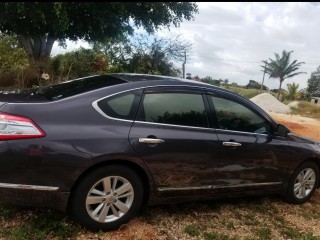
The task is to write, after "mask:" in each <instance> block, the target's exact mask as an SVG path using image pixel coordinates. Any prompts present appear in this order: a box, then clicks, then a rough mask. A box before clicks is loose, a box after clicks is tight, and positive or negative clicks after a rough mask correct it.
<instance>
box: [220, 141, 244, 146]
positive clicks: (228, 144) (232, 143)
mask: <svg viewBox="0 0 320 240" xmlns="http://www.w3.org/2000/svg"><path fill="white" fill-rule="evenodd" d="M222 145H223V146H224V147H241V143H237V142H223V143H222Z"/></svg>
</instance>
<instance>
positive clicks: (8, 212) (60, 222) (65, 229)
mask: <svg viewBox="0 0 320 240" xmlns="http://www.w3.org/2000/svg"><path fill="white" fill-rule="evenodd" d="M0 218H1V220H4V222H7V221H9V219H13V221H12V222H11V224H7V227H6V228H2V230H0V238H1V237H4V238H5V239H16V240H24V239H34V240H41V239H74V238H75V237H76V236H77V233H78V232H79V231H80V227H79V226H78V225H77V224H76V223H74V222H73V221H72V220H71V219H69V218H68V217H67V216H65V215H63V214H60V213H57V212H55V211H51V210H23V209H13V208H1V209H0ZM1 222H2V221H1ZM1 225H5V224H3V223H2V224H1Z"/></svg>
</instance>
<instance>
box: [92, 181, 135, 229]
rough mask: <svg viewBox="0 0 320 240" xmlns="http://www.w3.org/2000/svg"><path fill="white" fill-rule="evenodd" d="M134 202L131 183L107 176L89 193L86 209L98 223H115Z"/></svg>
mask: <svg viewBox="0 0 320 240" xmlns="http://www.w3.org/2000/svg"><path fill="white" fill-rule="evenodd" d="M133 201H134V190H133V186H132V185H131V183H130V182H129V181H128V180H127V179H125V178H123V177H121V176H106V177H104V178H102V179H100V180H99V181H97V182H96V183H95V184H94V185H93V186H92V188H91V190H90V191H89V192H88V195H87V198H86V209H87V212H88V214H89V215H90V216H91V218H92V219H94V220H95V221H97V222H101V223H108V222H114V221H116V220H118V219H119V218H121V217H122V216H124V215H125V214H126V213H127V212H128V211H129V209H130V208H131V206H132V204H133Z"/></svg>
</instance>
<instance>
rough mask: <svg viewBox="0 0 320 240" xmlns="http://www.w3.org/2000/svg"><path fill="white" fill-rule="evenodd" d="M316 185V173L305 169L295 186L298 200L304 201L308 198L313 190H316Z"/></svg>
mask: <svg viewBox="0 0 320 240" xmlns="http://www.w3.org/2000/svg"><path fill="white" fill-rule="evenodd" d="M315 183H316V173H315V171H314V170H313V169H312V168H305V169H303V170H302V171H301V172H300V173H299V174H298V175H297V178H296V180H295V184H294V186H293V191H294V194H295V196H296V197H297V198H299V199H303V198H306V197H308V196H309V195H310V194H311V193H312V191H313V189H314V188H315Z"/></svg>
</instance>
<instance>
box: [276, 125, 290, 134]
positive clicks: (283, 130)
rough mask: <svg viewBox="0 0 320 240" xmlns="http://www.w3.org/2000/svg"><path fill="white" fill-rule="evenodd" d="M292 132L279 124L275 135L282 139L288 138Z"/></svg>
mask: <svg viewBox="0 0 320 240" xmlns="http://www.w3.org/2000/svg"><path fill="white" fill-rule="evenodd" d="M289 132H290V130H289V128H287V127H286V126H284V125H282V124H278V126H277V129H276V132H275V134H276V135H279V136H281V137H286V136H287V135H288V133H289Z"/></svg>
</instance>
